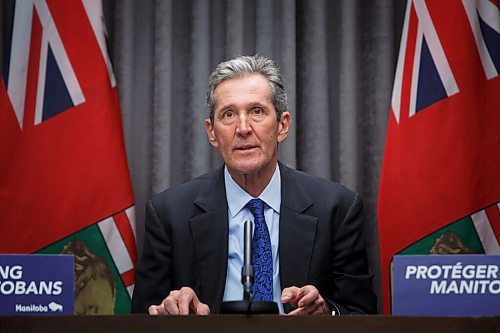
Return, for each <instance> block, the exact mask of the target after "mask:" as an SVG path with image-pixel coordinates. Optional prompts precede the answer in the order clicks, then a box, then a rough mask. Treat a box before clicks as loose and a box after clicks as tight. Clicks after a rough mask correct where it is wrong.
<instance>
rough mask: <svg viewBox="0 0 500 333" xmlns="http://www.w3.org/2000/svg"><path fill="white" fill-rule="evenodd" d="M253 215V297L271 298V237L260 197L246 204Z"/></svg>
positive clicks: (265, 299) (259, 298)
mask: <svg viewBox="0 0 500 333" xmlns="http://www.w3.org/2000/svg"><path fill="white" fill-rule="evenodd" d="M245 207H246V208H248V209H249V210H250V212H251V213H252V215H253V217H254V224H255V231H254V233H253V239H252V247H253V256H252V264H253V269H254V273H255V280H254V284H253V290H252V293H253V299H254V300H256V301H272V300H273V254H272V251H271V237H270V236H269V230H267V225H266V220H265V219H264V202H263V201H262V200H260V199H252V200H250V201H249V202H248V203H247V204H246V206H245Z"/></svg>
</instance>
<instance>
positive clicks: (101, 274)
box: [0, 0, 136, 314]
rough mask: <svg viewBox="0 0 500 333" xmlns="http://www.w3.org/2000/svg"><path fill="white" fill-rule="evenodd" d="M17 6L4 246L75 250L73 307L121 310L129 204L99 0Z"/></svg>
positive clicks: (2, 152) (7, 117)
mask: <svg viewBox="0 0 500 333" xmlns="http://www.w3.org/2000/svg"><path fill="white" fill-rule="evenodd" d="M14 8H15V9H14V13H13V17H12V21H11V22H10V23H11V24H10V25H9V26H10V29H9V31H8V33H7V36H6V38H5V41H6V45H4V48H3V50H4V56H3V64H2V65H3V67H2V74H3V75H2V80H0V226H1V230H0V253H69V254H73V255H74V256H75V311H76V312H77V313H80V314H85V313H86V314H97V313H100V314H110V313H127V312H129V308H130V295H131V294H132V290H133V286H134V264H135V262H136V249H135V237H134V234H135V232H134V219H135V218H134V216H135V215H134V201H133V195H132V189H131V184H130V178H129V172H128V167H127V162H126V157H125V149H124V142H123V134H122V127H121V119H120V113H119V104H118V96H117V90H116V81H115V78H114V75H113V71H112V68H111V63H110V59H109V57H108V54H107V49H106V40H105V31H104V30H105V29H104V24H103V13H102V6H101V3H100V1H99V0H83V1H81V0H66V1H59V0H19V1H17V2H16V3H15V7H14ZM48 269H50V268H48Z"/></svg>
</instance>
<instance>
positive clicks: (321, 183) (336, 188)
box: [289, 169, 356, 198]
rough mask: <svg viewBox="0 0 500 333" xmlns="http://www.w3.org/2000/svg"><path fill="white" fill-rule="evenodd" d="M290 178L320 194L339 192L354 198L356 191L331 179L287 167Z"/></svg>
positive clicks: (308, 190) (309, 190)
mask: <svg viewBox="0 0 500 333" xmlns="http://www.w3.org/2000/svg"><path fill="white" fill-rule="evenodd" d="M289 173H290V176H291V178H294V179H295V181H297V182H298V183H299V184H300V185H301V186H302V187H303V188H304V189H305V190H306V191H307V192H309V193H317V194H320V195H324V194H328V193H339V194H341V195H342V196H346V197H348V198H354V197H355V196H356V192H354V191H353V190H351V189H350V188H348V187H347V186H345V185H342V184H340V183H337V182H335V181H332V180H328V179H325V178H321V177H318V176H315V175H312V174H310V173H307V172H303V171H299V170H294V169H289Z"/></svg>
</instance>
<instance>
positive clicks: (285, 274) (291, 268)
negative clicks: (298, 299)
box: [279, 164, 317, 289]
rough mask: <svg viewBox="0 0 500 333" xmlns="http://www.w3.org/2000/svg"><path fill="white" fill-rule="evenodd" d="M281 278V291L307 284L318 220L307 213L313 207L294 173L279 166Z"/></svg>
mask: <svg viewBox="0 0 500 333" xmlns="http://www.w3.org/2000/svg"><path fill="white" fill-rule="evenodd" d="M280 172H281V195H282V199H281V211H280V236H279V242H280V243H279V254H280V279H281V288H282V289H283V288H285V287H289V286H298V287H300V286H303V285H305V284H307V282H308V274H309V267H310V264H311V258H312V252H313V246H314V239H315V237H316V224H317V218H316V217H314V216H311V215H307V214H304V212H305V211H306V209H308V208H309V207H311V206H312V205H313V202H312V200H311V198H310V197H309V195H308V194H307V192H306V191H305V190H304V189H303V188H302V186H301V184H300V183H299V182H298V180H297V179H296V177H295V176H294V175H293V174H292V172H291V170H290V169H289V168H287V167H286V166H284V165H282V164H280Z"/></svg>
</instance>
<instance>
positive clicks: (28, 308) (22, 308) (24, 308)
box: [16, 302, 64, 313]
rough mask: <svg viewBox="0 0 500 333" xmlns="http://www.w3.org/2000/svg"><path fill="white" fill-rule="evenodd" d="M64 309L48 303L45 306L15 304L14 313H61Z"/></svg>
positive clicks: (58, 305)
mask: <svg viewBox="0 0 500 333" xmlns="http://www.w3.org/2000/svg"><path fill="white" fill-rule="evenodd" d="M63 310H64V307H63V306H62V305H61V304H58V303H56V302H50V303H49V304H47V305H42V304H30V305H22V304H16V312H29V313H37V312H39V313H44V312H45V313H46V312H63Z"/></svg>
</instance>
